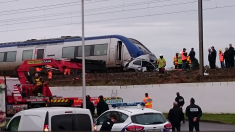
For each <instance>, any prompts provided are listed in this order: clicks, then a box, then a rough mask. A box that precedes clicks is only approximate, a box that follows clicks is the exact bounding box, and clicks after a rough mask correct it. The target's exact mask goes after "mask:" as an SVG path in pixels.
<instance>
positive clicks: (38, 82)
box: [35, 77, 42, 86]
mask: <svg viewBox="0 0 235 132" xmlns="http://www.w3.org/2000/svg"><path fill="white" fill-rule="evenodd" d="M35 80H36V83H37V85H38V86H40V85H42V82H41V81H40V77H39V78H36V79H35Z"/></svg>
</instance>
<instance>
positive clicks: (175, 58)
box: [173, 56, 178, 65]
mask: <svg viewBox="0 0 235 132" xmlns="http://www.w3.org/2000/svg"><path fill="white" fill-rule="evenodd" d="M173 61H174V62H175V65H178V57H177V56H175V57H174V60H173Z"/></svg>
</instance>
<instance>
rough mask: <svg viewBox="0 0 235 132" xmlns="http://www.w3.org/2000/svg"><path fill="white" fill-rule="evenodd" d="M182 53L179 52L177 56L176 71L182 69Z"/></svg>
mask: <svg viewBox="0 0 235 132" xmlns="http://www.w3.org/2000/svg"><path fill="white" fill-rule="evenodd" d="M181 53H182V52H179V55H178V69H182V55H181Z"/></svg>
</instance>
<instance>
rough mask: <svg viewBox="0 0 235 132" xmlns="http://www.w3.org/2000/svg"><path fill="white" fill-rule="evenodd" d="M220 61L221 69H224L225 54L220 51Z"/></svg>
mask: <svg viewBox="0 0 235 132" xmlns="http://www.w3.org/2000/svg"><path fill="white" fill-rule="evenodd" d="M219 61H220V65H221V68H224V53H223V52H222V50H221V49H220V50H219Z"/></svg>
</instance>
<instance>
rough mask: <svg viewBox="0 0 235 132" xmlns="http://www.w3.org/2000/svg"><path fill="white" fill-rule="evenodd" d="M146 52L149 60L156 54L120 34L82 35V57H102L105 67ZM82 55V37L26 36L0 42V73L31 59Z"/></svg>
mask: <svg viewBox="0 0 235 132" xmlns="http://www.w3.org/2000/svg"><path fill="white" fill-rule="evenodd" d="M146 54H149V56H150V60H151V61H156V59H157V58H156V56H155V55H154V54H153V53H152V52H151V51H150V50H149V49H148V48H146V47H145V46H144V45H143V44H142V43H140V42H139V41H138V40H135V39H132V38H127V37H124V36H121V35H107V36H98V37H87V38H85V56H86V59H91V60H103V61H105V62H106V67H107V68H108V69H113V68H120V67H122V65H123V62H124V61H126V60H130V59H131V58H136V57H138V56H141V55H146ZM46 58H54V59H65V58H82V38H81V37H79V36H73V37H71V36H62V37H60V38H53V39H43V40H35V39H31V40H27V41H23V42H10V43H0V74H1V75H2V74H3V71H5V74H6V75H14V74H16V71H15V69H16V67H17V66H19V65H21V64H22V62H23V61H25V60H31V59H46Z"/></svg>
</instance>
